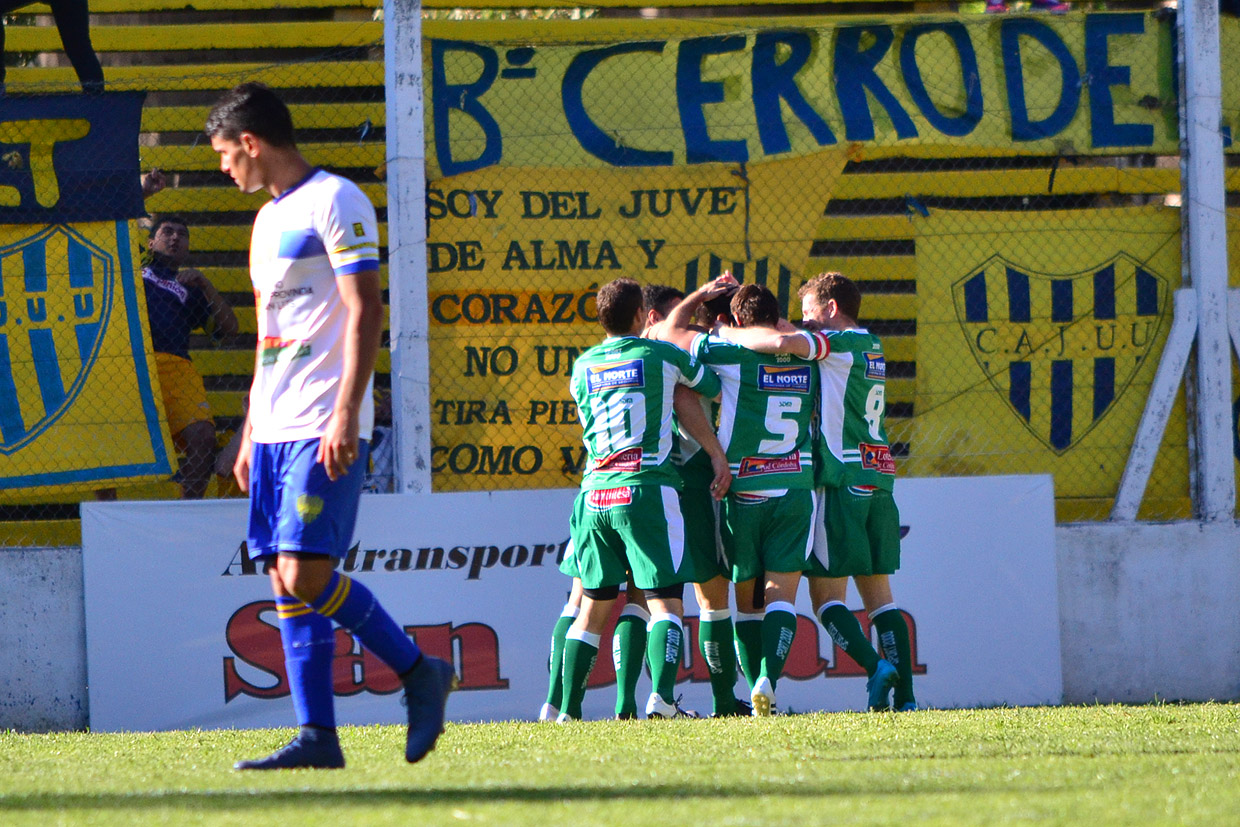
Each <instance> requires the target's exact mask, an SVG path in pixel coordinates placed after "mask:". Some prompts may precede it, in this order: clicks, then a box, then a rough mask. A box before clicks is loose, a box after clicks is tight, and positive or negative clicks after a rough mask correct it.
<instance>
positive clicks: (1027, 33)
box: [999, 17, 1081, 141]
mask: <svg viewBox="0 0 1240 827" xmlns="http://www.w3.org/2000/svg"><path fill="white" fill-rule="evenodd" d="M1021 37H1028V38H1032V39H1033V40H1036V41H1037V42H1038V43H1039V44H1041V46H1042V47H1043V48H1045V49H1046V51H1048V52H1050V55H1051V57H1053V58H1054V59H1055V61H1056V62H1057V63H1058V64H1059V74H1060V86H1059V103H1058V105H1056V107H1055V111H1054V112H1052V113H1051V114H1050V115H1049V116H1047V117H1046V118H1043V119H1042V120H1040V121H1031V120H1029V107H1028V104H1027V103H1026V101H1025V74H1024V69H1022V68H1021V48H1022V47H1021V44H1020V38H1021ZM999 43H1000V49H1001V50H1002V52H1003V75H1004V81H1005V83H1006V85H1007V96H1008V111H1009V112H1010V113H1011V118H1012V140H1013V141H1036V140H1038V139H1040V138H1050V137H1052V136H1054V135H1058V134H1059V133H1060V132H1063V131H1064V130H1065V129H1066V128H1067V127H1068V124H1069V123H1071V122H1072V116H1073V115H1075V114H1076V109H1077V106H1078V105H1079V104H1080V102H1081V70H1080V69H1078V68H1077V65H1076V59H1075V58H1073V57H1072V53H1071V52H1069V51H1068V47H1067V46H1065V45H1064V42H1063V41H1062V40H1060V39H1059V35H1057V34H1055V30H1054V29H1052V28H1051V27H1050V26H1047V25H1046V24H1045V23H1041V22H1039V21H1037V20H1032V19H1030V18H1028V17H1012V18H1008V19H1006V20H1004V21H1003V22H1002V23H1001V24H1000V29H999Z"/></svg>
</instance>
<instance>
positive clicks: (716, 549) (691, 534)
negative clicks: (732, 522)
mask: <svg viewBox="0 0 1240 827" xmlns="http://www.w3.org/2000/svg"><path fill="white" fill-rule="evenodd" d="M680 513H681V515H683V517H684V521H685V554H686V555H688V556H689V558H690V559H692V561H693V570H694V572H695V573H696V575H697V576H696V579H695V580H694V581H693V582H695V583H705V582H706V581H707V580H711V579H713V578H715V577H720V576H722V577H728V576H730V575H731V571H730V569H729V568H728V565H727V562H726V561H725V560H724V558H723V550H722V549H721V548H720V546H719V503H717V502H715V498H714V497H712V496H711V495H710V491H708V490H706V489H704V488H688V487H686V488H685V490H684V491H681V492H680Z"/></svg>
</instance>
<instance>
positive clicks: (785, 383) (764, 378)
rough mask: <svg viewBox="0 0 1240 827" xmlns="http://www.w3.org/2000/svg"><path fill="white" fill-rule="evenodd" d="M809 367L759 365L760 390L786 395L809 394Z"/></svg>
mask: <svg viewBox="0 0 1240 827" xmlns="http://www.w3.org/2000/svg"><path fill="white" fill-rule="evenodd" d="M809 372H810V367H809V365H795V366H774V365H758V389H759V390H764V391H781V392H784V393H788V392H791V393H809V383H810V373H809Z"/></svg>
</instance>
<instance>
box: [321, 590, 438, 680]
mask: <svg viewBox="0 0 1240 827" xmlns="http://www.w3.org/2000/svg"><path fill="white" fill-rule="evenodd" d="M310 608H312V609H314V611H316V612H318V613H319V614H320V615H322V616H323V617H325V618H331V619H332V620H334V621H336V622H337V623H339V624H340V625H341V626H343V627H344V628H345V630H346V631H348V632H349V633H351V634H352V635H353V636H354V637H356V638H357V639H358V640H360V641H361V642H362V645H363V646H365V647H366V648H367V649H369V650H370V651H371V652H373V653H374V654H375V655H376V656H377V657H378V658H379V660H381V661H383V662H384V663H386V664H387V665H388V666H389V667H391V669H392V671H393V672H395V673H396V674H397V675H401V676H403V675H404V674H405V673H406V672H408V671H409V670H410V669H412V668H413V667H414V665H415V664H416V663H417V662H418V659H419V658H420V657H422V652H421V651H420V650H419V649H418V647H417V645H416V644H415V643H414V642H413V641H412V640H411V639H410V638H409V635H407V634H405V630H404V629H402V628H401V627H400V626H398V625H397V624H396V621H395V620H393V619H392V616H391V615H389V614H388V613H387V612H386V611H385V610H384V608H383V607H382V606H380V605H379V601H378V600H376V599H375V596H374V594H372V593H371V591H370V589H368V588H366V587H365V586H363V585H362V584H361V583H358V582H357V581H356V580H353V579H352V578H349V577H346V576H345V575H343V574H341V573H340V572H338V571H334V572H332V579H331V580H330V581H329V582H328V584H327V588H325V589H323V593H322V594H320V595H319V596H318V598H316V599H315V600H314V601H313V602H312V603H311V604H310Z"/></svg>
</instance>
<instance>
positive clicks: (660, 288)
mask: <svg viewBox="0 0 1240 827" xmlns="http://www.w3.org/2000/svg"><path fill="white" fill-rule="evenodd" d="M684 297H685V291H683V290H677V289H676V288H675V287H671V286H669V285H666V284H647V285H646V286H645V287H643V288H642V301H644V302H645V303H646V309H647V310H657V311H659V312H660V313H661V314H663V315H664V316H666V315H667V314H669V313H671V312H672V308H674V307H675V306H676V305H678V304H680V302H681V300H682V299H684Z"/></svg>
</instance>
